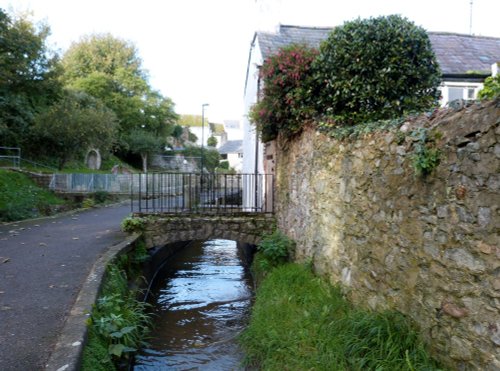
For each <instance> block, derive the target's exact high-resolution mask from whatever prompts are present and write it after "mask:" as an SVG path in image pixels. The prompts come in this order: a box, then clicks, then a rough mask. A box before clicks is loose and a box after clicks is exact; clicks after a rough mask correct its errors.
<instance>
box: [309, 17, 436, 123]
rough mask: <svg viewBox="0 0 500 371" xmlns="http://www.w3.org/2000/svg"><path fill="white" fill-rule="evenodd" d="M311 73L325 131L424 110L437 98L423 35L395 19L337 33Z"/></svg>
mask: <svg viewBox="0 0 500 371" xmlns="http://www.w3.org/2000/svg"><path fill="white" fill-rule="evenodd" d="M313 68H314V71H315V74H316V78H315V81H316V86H315V95H317V97H318V98H317V110H318V112H322V113H323V114H324V115H325V116H326V118H327V119H326V120H324V122H323V123H322V127H323V128H326V129H328V128H330V127H332V126H335V125H338V124H344V125H353V124H358V123H360V122H367V121H377V120H381V119H390V118H395V117H398V116H402V115H404V114H405V113H407V112H411V111H422V110H427V109H429V108H431V107H432V106H433V105H435V104H436V103H437V100H438V97H439V92H438V90H437V87H438V85H439V82H440V72H439V67H438V64H437V61H436V57H435V55H434V53H433V51H432V47H431V43H430V41H429V38H428V36H427V33H426V31H425V30H424V29H423V28H421V27H418V26H416V25H415V24H414V23H412V22H410V21H408V20H407V19H406V18H403V17H401V16H398V15H390V16H383V17H378V18H370V19H357V20H355V21H350V22H346V23H345V24H344V25H342V26H340V27H336V28H335V29H334V30H333V31H332V32H331V34H330V35H329V37H328V39H327V40H325V41H324V42H323V43H322V44H321V47H320V53H319V56H318V58H316V60H315V62H314V66H313Z"/></svg>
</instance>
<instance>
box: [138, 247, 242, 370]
mask: <svg viewBox="0 0 500 371" xmlns="http://www.w3.org/2000/svg"><path fill="white" fill-rule="evenodd" d="M251 296H252V283H251V279H250V277H249V275H248V272H247V271H246V270H245V268H244V267H243V263H242V260H241V258H240V256H239V254H238V249H237V246H236V242H234V241H229V240H209V241H194V242H193V243H191V245H190V246H188V247H186V248H184V249H183V250H182V251H180V252H179V253H177V254H176V255H174V256H173V257H172V258H170V259H169V261H168V263H167V264H166V266H165V267H164V268H163V269H162V271H161V273H160V274H159V275H158V276H157V277H156V279H155V281H154V286H153V287H152V291H151V292H150V295H149V299H148V301H149V302H150V303H151V304H153V305H154V313H155V315H156V317H155V328H154V330H153V332H152V333H151V337H152V339H151V340H150V341H149V343H150V345H149V347H147V348H146V349H143V350H142V351H141V352H140V353H139V355H138V356H137V357H136V364H135V366H134V370H197V369H202V370H238V369H242V368H241V367H240V365H241V361H242V359H243V354H242V351H241V350H240V349H239V347H238V344H237V341H236V337H237V335H238V334H239V333H240V332H241V331H242V330H243V328H244V327H245V325H246V323H247V319H248V315H249V311H250V306H251Z"/></svg>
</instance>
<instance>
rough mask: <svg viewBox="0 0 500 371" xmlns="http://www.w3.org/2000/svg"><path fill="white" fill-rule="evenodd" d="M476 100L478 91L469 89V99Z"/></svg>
mask: <svg viewBox="0 0 500 371" xmlns="http://www.w3.org/2000/svg"><path fill="white" fill-rule="evenodd" d="M475 98H476V89H474V88H468V89H467V99H475Z"/></svg>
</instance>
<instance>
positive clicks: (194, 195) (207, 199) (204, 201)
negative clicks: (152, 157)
mask: <svg viewBox="0 0 500 371" xmlns="http://www.w3.org/2000/svg"><path fill="white" fill-rule="evenodd" d="M131 176H132V184H134V185H135V186H134V187H131V196H132V197H131V198H132V212H138V213H179V212H191V213H202V214H203V213H209V214H220V213H236V212H261V213H272V212H273V211H274V199H273V189H274V183H273V182H274V178H273V175H272V174H203V175H202V174H199V173H198V174H197V173H152V174H133V175H131Z"/></svg>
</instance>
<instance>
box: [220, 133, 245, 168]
mask: <svg viewBox="0 0 500 371" xmlns="http://www.w3.org/2000/svg"><path fill="white" fill-rule="evenodd" d="M219 153H220V156H221V160H222V161H228V162H229V166H230V167H232V168H233V169H234V170H236V171H237V172H239V173H240V172H241V169H242V165H243V140H241V139H240V140H228V141H227V142H226V143H224V144H223V145H222V146H221V147H220V148H219Z"/></svg>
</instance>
